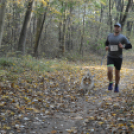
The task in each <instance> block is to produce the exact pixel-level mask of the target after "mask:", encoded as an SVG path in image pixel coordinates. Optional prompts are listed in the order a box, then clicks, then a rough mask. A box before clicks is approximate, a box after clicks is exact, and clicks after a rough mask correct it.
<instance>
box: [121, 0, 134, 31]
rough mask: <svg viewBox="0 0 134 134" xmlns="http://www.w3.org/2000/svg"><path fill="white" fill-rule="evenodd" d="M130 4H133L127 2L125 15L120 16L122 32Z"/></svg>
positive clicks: (129, 0)
mask: <svg viewBox="0 0 134 134" xmlns="http://www.w3.org/2000/svg"><path fill="white" fill-rule="evenodd" d="M132 2H133V0H128V3H127V7H126V11H125V14H124V15H123V16H122V18H121V21H120V23H121V25H122V30H123V28H124V25H125V22H126V19H127V16H128V12H129V9H130V8H131V6H132Z"/></svg>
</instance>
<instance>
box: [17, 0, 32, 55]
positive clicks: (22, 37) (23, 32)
mask: <svg viewBox="0 0 134 134" xmlns="http://www.w3.org/2000/svg"><path fill="white" fill-rule="evenodd" d="M33 2H34V0H29V2H28V6H27V11H26V14H25V19H24V22H23V26H22V29H21V33H20V37H19V43H18V51H21V52H22V54H25V42H26V35H27V29H28V26H29V24H30V20H31V14H32V7H33Z"/></svg>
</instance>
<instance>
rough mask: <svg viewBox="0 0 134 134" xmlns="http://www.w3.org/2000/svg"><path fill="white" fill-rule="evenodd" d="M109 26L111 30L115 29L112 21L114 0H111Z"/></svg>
mask: <svg viewBox="0 0 134 134" xmlns="http://www.w3.org/2000/svg"><path fill="white" fill-rule="evenodd" d="M108 21H109V27H110V32H112V30H113V23H112V0H109V20H108Z"/></svg>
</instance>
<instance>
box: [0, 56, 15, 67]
mask: <svg viewBox="0 0 134 134" xmlns="http://www.w3.org/2000/svg"><path fill="white" fill-rule="evenodd" d="M12 65H13V62H12V61H10V60H8V59H6V58H0V66H3V67H11V66H12Z"/></svg>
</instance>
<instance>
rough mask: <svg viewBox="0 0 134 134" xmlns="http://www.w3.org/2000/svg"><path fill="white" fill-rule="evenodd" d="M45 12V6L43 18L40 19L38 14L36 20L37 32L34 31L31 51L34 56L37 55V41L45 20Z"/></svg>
mask: <svg viewBox="0 0 134 134" xmlns="http://www.w3.org/2000/svg"><path fill="white" fill-rule="evenodd" d="M46 14H47V7H46V11H45V13H44V16H43V19H42V15H40V16H39V19H38V20H37V32H36V39H35V45H34V53H33V56H35V57H36V56H37V50H38V46H39V41H40V38H41V34H42V30H43V26H44V22H45V20H46Z"/></svg>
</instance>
